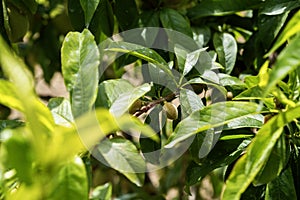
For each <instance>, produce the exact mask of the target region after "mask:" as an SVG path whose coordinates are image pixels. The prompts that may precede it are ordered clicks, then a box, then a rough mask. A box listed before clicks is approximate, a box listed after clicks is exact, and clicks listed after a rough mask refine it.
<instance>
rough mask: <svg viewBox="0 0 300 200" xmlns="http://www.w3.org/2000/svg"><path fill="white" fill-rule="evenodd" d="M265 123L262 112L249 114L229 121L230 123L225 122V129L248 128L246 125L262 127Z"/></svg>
mask: <svg viewBox="0 0 300 200" xmlns="http://www.w3.org/2000/svg"><path fill="white" fill-rule="evenodd" d="M263 124H264V116H263V115H261V114H256V115H248V116H245V117H242V118H240V119H237V120H234V121H232V122H229V123H228V124H225V125H224V127H223V130H229V129H237V128H246V127H252V128H260V127H262V125H263Z"/></svg>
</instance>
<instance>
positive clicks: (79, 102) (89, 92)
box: [61, 29, 100, 118]
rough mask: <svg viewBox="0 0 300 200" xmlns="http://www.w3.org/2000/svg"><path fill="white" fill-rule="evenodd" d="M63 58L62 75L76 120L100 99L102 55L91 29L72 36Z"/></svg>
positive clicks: (67, 40)
mask: <svg viewBox="0 0 300 200" xmlns="http://www.w3.org/2000/svg"><path fill="white" fill-rule="evenodd" d="M61 56H62V58H61V60H62V73H63V76H64V80H65V84H66V87H67V89H68V91H69V92H70V94H71V105H72V111H73V115H74V117H75V118H76V117H78V116H80V115H82V114H83V113H85V112H87V111H90V110H91V109H92V106H93V105H94V102H95V100H96V95H97V85H98V65H99V59H100V56H99V50H98V47H97V45H96V42H95V41H94V36H93V35H92V34H91V33H90V32H89V31H88V30H87V29H85V30H84V31H83V32H82V33H79V32H70V33H68V35H67V36H66V38H65V40H64V43H63V45H62V53H61Z"/></svg>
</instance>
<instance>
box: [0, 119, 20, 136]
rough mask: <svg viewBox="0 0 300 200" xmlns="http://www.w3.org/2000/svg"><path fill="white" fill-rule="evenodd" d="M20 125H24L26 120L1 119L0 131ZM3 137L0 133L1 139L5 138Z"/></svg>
mask: <svg viewBox="0 0 300 200" xmlns="http://www.w3.org/2000/svg"><path fill="white" fill-rule="evenodd" d="M20 126H24V122H22V121H20V120H0V133H1V131H3V130H4V129H14V128H18V127H20ZM3 137H4V136H2V135H1V134H0V141H2V140H4V138H3Z"/></svg>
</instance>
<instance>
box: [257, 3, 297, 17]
mask: <svg viewBox="0 0 300 200" xmlns="http://www.w3.org/2000/svg"><path fill="white" fill-rule="evenodd" d="M299 6H300V4H299V2H298V1H290V0H275V1H267V2H266V3H265V6H264V7H263V8H262V10H260V14H264V15H280V14H283V13H284V12H286V13H288V11H290V10H293V9H295V8H297V7H299Z"/></svg>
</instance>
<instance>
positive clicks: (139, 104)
mask: <svg viewBox="0 0 300 200" xmlns="http://www.w3.org/2000/svg"><path fill="white" fill-rule="evenodd" d="M141 107H142V101H141V100H139V99H138V100H136V101H135V102H134V103H133V104H132V105H131V106H130V108H129V109H128V112H129V113H130V114H134V113H135V112H136V111H138V110H140V108H141Z"/></svg>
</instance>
